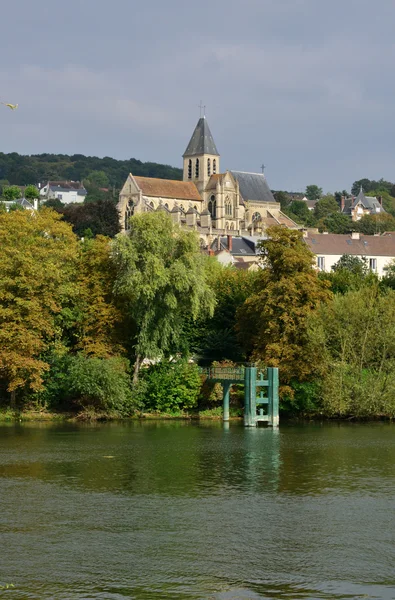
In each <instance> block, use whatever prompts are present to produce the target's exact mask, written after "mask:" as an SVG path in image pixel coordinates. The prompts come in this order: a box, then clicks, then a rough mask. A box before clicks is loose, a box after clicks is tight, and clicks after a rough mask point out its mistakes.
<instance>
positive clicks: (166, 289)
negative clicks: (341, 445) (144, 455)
mask: <svg viewBox="0 0 395 600" xmlns="http://www.w3.org/2000/svg"><path fill="white" fill-rule="evenodd" d="M0 236H1V239H2V261H1V262H0V344H1V348H2V352H1V354H0V397H1V403H2V405H3V408H7V407H8V408H9V409H12V410H15V409H23V408H27V407H31V408H35V409H39V410H44V409H49V410H51V411H54V410H58V411H66V412H70V413H75V414H77V413H79V414H83V415H85V416H95V417H97V416H98V415H99V416H100V415H106V416H109V415H113V416H129V415H133V414H139V413H141V412H149V411H154V412H158V411H159V412H162V413H163V412H166V413H172V414H175V413H177V412H180V411H186V410H187V411H190V410H197V409H201V410H203V409H207V408H208V409H211V410H218V409H219V406H220V396H219V395H218V394H217V393H216V391H215V389H214V390H213V389H211V388H210V386H207V385H202V383H203V382H202V380H201V376H200V375H199V372H198V367H197V363H201V364H208V363H212V362H216V363H221V364H234V363H237V362H243V361H247V360H248V361H254V362H256V363H257V364H258V365H265V366H278V367H279V368H280V378H281V409H282V411H283V413H288V414H292V415H303V414H308V415H328V416H343V417H344V416H347V417H366V416H387V417H391V418H392V417H393V416H394V415H395V377H394V375H393V373H394V369H393V366H394V363H395V319H394V310H395V267H393V266H390V267H389V269H388V271H387V274H386V276H385V277H384V278H383V279H382V280H378V279H377V277H376V275H374V274H372V273H371V272H370V271H369V270H368V269H367V266H366V264H365V263H364V261H362V260H360V259H358V258H355V257H347V256H344V257H342V259H341V260H340V261H339V263H338V265H336V267H335V268H334V270H333V272H332V273H329V274H328V273H318V272H317V270H316V269H315V268H314V263H315V260H314V255H313V254H312V253H311V252H310V250H309V249H308V247H307V245H306V244H305V242H304V241H303V237H302V234H301V233H300V232H298V231H292V230H287V229H283V228H281V227H273V228H270V229H269V230H268V239H265V240H263V241H262V242H261V245H260V263H261V266H262V267H263V268H260V269H258V270H257V271H255V272H254V271H252V272H251V271H244V270H238V269H236V268H234V267H223V266H221V265H220V264H219V263H218V261H217V260H216V259H215V258H214V257H210V256H206V255H204V254H202V253H201V251H200V248H199V243H198V238H197V235H196V233H195V232H193V231H183V230H181V229H180V228H179V227H178V226H176V225H175V224H173V223H172V220H171V218H170V217H169V216H168V215H166V214H165V213H161V212H158V213H157V212H155V213H147V214H141V215H135V216H133V217H132V218H131V229H130V235H128V236H116V237H115V238H114V239H110V238H109V237H105V236H101V235H99V236H96V237H94V238H85V239H84V240H81V239H80V238H79V237H78V236H77V235H76V234H75V233H74V232H73V229H72V227H71V225H70V224H69V223H67V222H66V221H65V220H64V218H63V217H62V216H61V215H60V214H59V213H56V212H55V211H53V210H51V209H48V208H45V207H44V208H41V209H40V210H39V211H38V212H36V213H31V212H29V211H18V210H16V211H11V212H8V213H6V212H0ZM191 358H193V359H194V360H193V361H192V362H191ZM235 394H236V396H237V390H235Z"/></svg>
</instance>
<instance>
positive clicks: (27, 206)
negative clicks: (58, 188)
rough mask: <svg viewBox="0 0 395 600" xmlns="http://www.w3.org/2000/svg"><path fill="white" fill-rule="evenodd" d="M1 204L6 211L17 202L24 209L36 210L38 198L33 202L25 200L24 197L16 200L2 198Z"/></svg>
mask: <svg viewBox="0 0 395 600" xmlns="http://www.w3.org/2000/svg"><path fill="white" fill-rule="evenodd" d="M3 204H4V205H5V207H6V211H7V212H8V211H9V210H10V208H11V206H12V205H13V204H19V206H22V208H24V209H25V210H37V209H38V200H33V204H32V203H31V202H30V201H29V200H26V198H18V199H17V200H4V201H3Z"/></svg>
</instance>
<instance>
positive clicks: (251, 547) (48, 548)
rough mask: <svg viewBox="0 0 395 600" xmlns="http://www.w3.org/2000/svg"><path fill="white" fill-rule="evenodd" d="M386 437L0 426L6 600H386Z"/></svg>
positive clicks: (141, 426) (150, 425)
mask: <svg viewBox="0 0 395 600" xmlns="http://www.w3.org/2000/svg"><path fill="white" fill-rule="evenodd" d="M394 538H395V425H390V424H383V423H380V424H358V425H352V424H307V425H296V426H295V425H282V426H281V427H280V429H279V430H274V431H273V430H271V429H265V428H259V429H249V430H246V429H244V428H243V427H242V426H241V424H239V423H236V424H231V425H230V427H228V428H225V427H224V426H223V425H222V424H221V423H203V424H200V425H199V424H192V423H188V422H182V421H172V422H166V421H155V422H153V421H149V422H142V423H140V422H131V423H125V424H123V423H122V424H119V423H118V424H113V423H111V424H100V425H71V424H66V425H65V424H62V425H54V424H23V423H21V424H17V425H14V424H10V425H2V426H0V584H2V585H5V584H11V583H12V584H13V585H14V586H15V587H14V588H11V589H8V590H3V591H0V597H1V598H2V597H3V596H4V598H7V599H8V598H9V599H10V600H22V599H23V600H26V599H35V600H36V599H37V600H43V599H49V598H51V599H56V600H63V599H64V600H77V599H78V600H81V599H84V600H85V599H89V600H93V599H94V600H97V599H101V600H123V599H125V598H132V599H138V600H140V599H144V600H154V599H156V598H163V599H179V600H184V599H197V598H199V599H200V598H201V599H215V600H231V599H232V600H233V599H235V600H236V599H237V600H245V599H253V600H255V599H261V598H271V599H292V600H295V599H307V598H308V599H315V598H327V599H340V598H341V599H343V598H347V599H352V598H380V599H387V598H388V599H390V598H395V544H394V541H395V539H394Z"/></svg>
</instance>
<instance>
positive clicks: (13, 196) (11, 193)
mask: <svg viewBox="0 0 395 600" xmlns="http://www.w3.org/2000/svg"><path fill="white" fill-rule="evenodd" d="M21 196H22V192H21V190H20V188H19V187H18V186H17V185H10V186H9V187H4V188H3V197H4V198H5V199H6V200H8V201H9V202H12V201H13V200H18V198H21Z"/></svg>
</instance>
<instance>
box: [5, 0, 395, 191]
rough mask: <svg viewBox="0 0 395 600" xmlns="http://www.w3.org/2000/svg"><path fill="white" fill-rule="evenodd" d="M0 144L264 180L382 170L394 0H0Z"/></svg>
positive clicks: (394, 83) (391, 122) (347, 181)
mask: <svg viewBox="0 0 395 600" xmlns="http://www.w3.org/2000/svg"><path fill="white" fill-rule="evenodd" d="M1 17H2V19H1V21H2V27H1V36H0V50H1V64H0V77H1V87H0V98H1V99H2V100H5V101H6V102H13V103H19V109H18V110H17V111H13V112H12V111H11V110H9V109H7V108H6V107H0V108H1V110H0V151H3V152H13V151H15V152H19V153H21V154H35V153H41V152H55V153H65V154H73V153H81V154H89V155H96V156H112V157H114V158H121V159H125V158H131V157H134V158H138V159H140V160H143V161H154V162H160V163H166V164H170V165H173V166H181V165H182V158H181V155H182V153H183V152H184V150H185V148H186V146H187V143H188V141H189V138H190V136H191V134H192V132H193V129H194V127H195V125H196V123H197V120H198V118H199V108H198V105H199V103H200V100H202V101H203V104H205V105H206V107H207V108H206V115H207V119H208V122H209V125H210V128H211V131H212V133H213V136H214V139H215V142H216V144H217V148H218V150H219V152H220V154H221V170H222V171H223V170H225V169H237V170H244V171H259V169H260V166H261V164H262V163H264V164H265V165H266V171H265V173H266V175H267V178H268V182H269V185H270V186H271V188H272V189H287V190H293V191H300V190H304V188H305V187H306V185H308V184H312V183H315V184H318V185H320V186H322V187H323V188H324V190H325V191H335V190H337V189H343V188H346V189H350V187H351V184H352V182H353V181H354V180H356V179H360V178H362V177H368V178H370V179H376V178H380V177H384V178H385V179H389V180H390V181H395V149H394V143H395V118H394V112H395V78H394V65H395V36H394V25H395V1H394V0H376V1H375V2H373V1H372V0H331V1H327V0H199V1H197V2H196V1H194V2H191V1H189V2H188V1H187V0H166V1H164V0H139V1H136V0H67V1H65V0H34V1H33V0H18V2H7V3H5V0H3V3H2V7H1Z"/></svg>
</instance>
